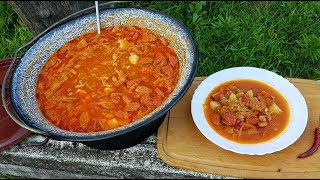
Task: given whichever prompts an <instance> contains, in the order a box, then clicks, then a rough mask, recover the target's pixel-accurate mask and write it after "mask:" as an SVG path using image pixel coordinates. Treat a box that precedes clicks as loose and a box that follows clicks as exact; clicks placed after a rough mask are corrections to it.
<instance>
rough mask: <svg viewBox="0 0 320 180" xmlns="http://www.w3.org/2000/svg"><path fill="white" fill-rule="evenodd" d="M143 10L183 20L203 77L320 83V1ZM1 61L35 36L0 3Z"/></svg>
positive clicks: (177, 4)
mask: <svg viewBox="0 0 320 180" xmlns="http://www.w3.org/2000/svg"><path fill="white" fill-rule="evenodd" d="M141 6H143V7H149V8H152V9H157V10H160V11H162V12H164V13H167V14H169V15H171V16H173V17H174V18H176V19H178V20H179V21H181V22H182V23H183V24H185V25H186V26H187V28H188V29H189V30H190V31H191V33H192V34H193V35H194V37H195V39H196V42H197V44H198V48H199V52H200V61H199V66H198V68H197V75H198V76H207V75H210V74H212V73H214V72H217V71H219V70H222V69H225V68H229V67H235V66H254V67H260V68H265V69H268V70H270V71H273V72H276V73H278V74H280V75H282V76H286V77H296V78H305V79H317V80H318V79H320V28H319V27H320V17H319V16H320V3H319V2H275V1H274V2H268V3H254V2H223V1H210V2H205V1H197V2H195V1H193V2H183V1H172V2H170V1H165V2H160V1H150V2H141ZM0 32H1V33H3V34H2V35H1V36H0V38H1V42H2V43H0V58H4V57H8V56H12V55H13V53H14V51H15V50H16V49H17V48H18V47H20V46H21V45H23V44H25V43H26V42H27V41H29V40H31V38H32V36H31V34H30V33H29V32H28V30H27V28H26V27H25V26H24V24H23V23H22V22H21V21H20V19H19V18H18V17H17V15H16V14H15V13H14V11H12V9H11V8H10V6H9V5H8V4H6V2H0Z"/></svg>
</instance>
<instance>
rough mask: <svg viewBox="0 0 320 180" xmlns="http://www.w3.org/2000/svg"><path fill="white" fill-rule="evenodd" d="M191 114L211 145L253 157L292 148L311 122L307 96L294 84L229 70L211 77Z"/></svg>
mask: <svg viewBox="0 0 320 180" xmlns="http://www.w3.org/2000/svg"><path fill="white" fill-rule="evenodd" d="M191 112H192V117H193V120H194V122H195V124H196V126H197V128H198V129H199V130H200V131H201V133H202V134H203V135H204V136H205V137H206V138H207V139H209V140H210V141H211V142H213V143H214V144H216V145H218V146H219V147H221V148H224V149H226V150H229V151H232V152H236V153H240V154H249V155H263V154H267V153H273V152H276V151H280V150H282V149H284V148H286V147H288V146H289V145H291V144H293V143H294V142H295V141H296V140H297V139H298V138H299V137H300V136H301V134H302V133H303V131H304V129H305V127H306V124H307V120H308V110H307V106H306V102H305V100H304V97H303V96H302V95H301V93H300V92H299V90H298V89H297V88H296V87H295V86H294V85H293V84H291V83H290V82H289V81H288V80H287V79H285V78H283V77H281V76H279V75H277V74H276V73H273V72H270V71H268V70H265V69H260V68H254V67H235V68H229V69H225V70H222V71H219V72H217V73H214V74H212V75H210V76H209V77H207V78H206V79H205V80H204V81H203V82H202V83H201V84H200V85H199V86H198V88H197V89H196V90H195V92H194V95H193V98H192V102H191Z"/></svg>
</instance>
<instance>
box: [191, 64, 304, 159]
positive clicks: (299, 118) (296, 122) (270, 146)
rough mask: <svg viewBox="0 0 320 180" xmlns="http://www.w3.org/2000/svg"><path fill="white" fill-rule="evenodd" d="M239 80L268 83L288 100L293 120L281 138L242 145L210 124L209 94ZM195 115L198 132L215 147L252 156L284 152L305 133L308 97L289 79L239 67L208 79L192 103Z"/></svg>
mask: <svg viewBox="0 0 320 180" xmlns="http://www.w3.org/2000/svg"><path fill="white" fill-rule="evenodd" d="M235 79H252V80H257V81H261V82H264V83H266V84H268V85H269V86H271V87H273V88H274V89H276V90H278V91H279V92H280V94H281V95H282V96H283V97H284V98H285V99H286V100H287V102H288V104H289V109H290V120H289V124H288V125H287V127H286V129H285V130H284V131H283V133H282V134H280V135H279V136H278V137H276V138H274V139H272V140H270V141H267V142H263V143H258V144H240V143H236V142H233V141H231V140H228V139H226V138H224V137H222V136H221V135H219V134H217V133H216V132H215V131H214V130H213V129H212V128H211V127H210V125H209V124H208V122H207V120H206V118H205V115H204V110H203V104H204V102H205V100H206V98H207V97H208V95H209V93H210V92H211V91H212V90H213V89H214V88H215V87H217V86H218V85H220V84H221V83H223V82H226V81H231V80H235ZM191 114H192V117H193V120H194V122H195V124H196V126H197V128H198V129H199V130H200V131H201V133H202V134H203V135H204V136H205V137H206V138H207V139H209V140H210V141H211V142H213V143H214V144H216V145H218V146H220V147H221V148H224V149H226V150H229V151H232V152H235V153H240V154H249V155H263V154H269V153H273V152H276V151H280V150H282V149H284V148H286V147H288V146H290V145H291V144H293V143H294V142H295V141H296V140H297V139H298V138H299V137H300V136H301V134H302V133H303V131H304V129H305V127H306V125H307V120H308V109H307V105H306V102H305V99H304V97H303V96H302V95H301V93H300V92H299V90H298V89H297V88H296V87H295V86H294V85H293V84H292V83H290V82H289V81H288V80H287V79H285V78H283V77H282V76H279V75H278V74H276V73H273V72H271V71H268V70H265V69H260V68H255V67H235V68H229V69H225V70H222V71H219V72H216V73H214V74H212V75H210V76H209V77H207V78H206V79H205V80H204V81H202V83H201V84H200V85H199V86H198V88H197V89H196V90H195V92H194V94H193V97H192V101H191Z"/></svg>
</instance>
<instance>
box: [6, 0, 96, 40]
mask: <svg viewBox="0 0 320 180" xmlns="http://www.w3.org/2000/svg"><path fill="white" fill-rule="evenodd" d="M99 3H100V2H99ZM9 4H10V5H11V6H12V8H13V10H14V11H15V12H16V13H17V14H18V16H19V17H20V19H21V20H22V21H23V22H24V24H25V25H26V26H27V28H28V29H29V30H30V32H31V33H32V34H33V35H34V36H36V35H38V34H39V33H41V32H42V31H44V30H45V29H47V28H48V27H49V26H51V25H52V24H54V23H55V22H57V21H59V20H61V19H63V18H65V17H66V16H68V15H70V14H73V13H75V12H77V11H79V10H82V9H85V8H88V7H91V6H94V1H9Z"/></svg>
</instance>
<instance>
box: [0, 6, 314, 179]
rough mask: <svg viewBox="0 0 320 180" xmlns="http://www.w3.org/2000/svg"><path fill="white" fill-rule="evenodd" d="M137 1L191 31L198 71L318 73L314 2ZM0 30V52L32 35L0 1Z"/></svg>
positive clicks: (202, 73)
mask: <svg viewBox="0 0 320 180" xmlns="http://www.w3.org/2000/svg"><path fill="white" fill-rule="evenodd" d="M141 6H143V7H149V8H152V9H157V10H160V11H162V12H164V13H167V14H169V15H171V16H173V17H174V18H176V19H178V20H179V21H181V22H182V23H183V24H185V25H186V27H187V28H188V29H189V30H190V31H191V33H192V34H193V36H194V38H195V40H196V42H197V44H198V48H199V53H200V60H199V66H198V68H197V76H207V75H210V74H212V73H214V72H217V71H219V70H222V69H225V68H229V67H235V66H254V67H260V68H265V69H268V70H270V71H273V72H276V73H278V74H280V75H282V76H285V77H295V78H305V79H315V80H319V79H320V17H319V16H320V3H319V2H275V1H274V2H268V3H254V2H222V1H210V2H204V1H200V2H199V1H197V2H195V1H192V2H182V1H172V2H170V1H165V2H160V1H150V2H141ZM0 33H1V34H0V38H1V39H0V42H1V43H0V58H5V57H9V56H13V53H14V51H15V50H16V49H17V48H18V47H20V46H22V45H23V44H25V43H26V42H28V41H29V40H31V38H32V35H31V34H30V32H29V31H28V30H27V28H26V27H25V25H24V24H23V23H22V22H21V20H20V19H19V18H18V16H17V15H16V14H15V13H14V11H13V10H12V9H11V7H10V6H9V5H8V4H7V3H6V2H3V1H2V2H0ZM0 178H3V175H1V174H0Z"/></svg>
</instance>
